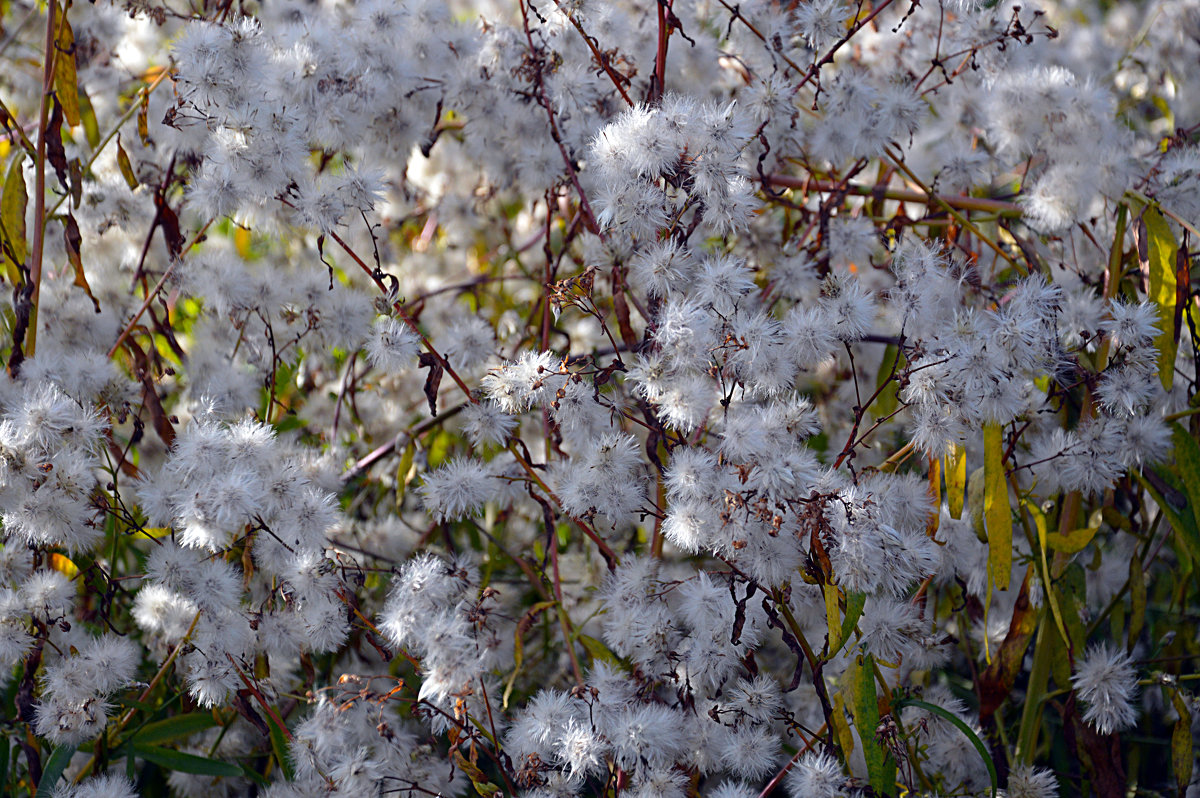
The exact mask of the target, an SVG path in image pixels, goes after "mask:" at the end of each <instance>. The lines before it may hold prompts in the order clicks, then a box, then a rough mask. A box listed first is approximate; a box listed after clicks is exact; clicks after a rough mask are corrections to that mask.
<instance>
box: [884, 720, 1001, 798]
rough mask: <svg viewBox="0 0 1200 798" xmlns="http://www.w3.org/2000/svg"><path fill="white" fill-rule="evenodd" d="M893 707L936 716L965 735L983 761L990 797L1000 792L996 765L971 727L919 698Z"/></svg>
mask: <svg viewBox="0 0 1200 798" xmlns="http://www.w3.org/2000/svg"><path fill="white" fill-rule="evenodd" d="M894 706H895V708H896V709H897V710H899V709H900V707H905V706H910V707H916V708H917V709H922V710H924V711H926V712H928V713H930V714H931V715H937V716H938V717H939V718H942V719H943V720H946V721H949V722H950V724H951V725H952V726H954V728H956V729H958V730H959V731H960V732H962V733H963V734H965V735H966V736H967V739H968V740H969V741H970V742H971V745H973V746H975V750H976V751H978V752H979V756H980V758H982V759H983V764H984V765H985V766H986V767H987V772H988V779H989V780H990V781H991V782H992V796H993V798H995V795H996V793H997V792H998V791H999V790H1000V779H999V778H998V777H997V775H996V763H995V762H993V761H992V755H991V754H990V753H989V752H988V749H987V746H986V745H984V744H983V740H980V739H979V735H978V734H976V733H975V732H974V731H972V729H971V727H970V726H968V725H967V724H966V723H964V722H963V720H962V718H960V717H958V716H957V715H955V714H954V713H953V712H950V711H949V710H947V709H943V708H942V707H939V706H937V705H936V704H930V703H929V702H927V701H922V700H921V699H919V698H901V699H900V700H899V701H897V702H896V703H895V705H894Z"/></svg>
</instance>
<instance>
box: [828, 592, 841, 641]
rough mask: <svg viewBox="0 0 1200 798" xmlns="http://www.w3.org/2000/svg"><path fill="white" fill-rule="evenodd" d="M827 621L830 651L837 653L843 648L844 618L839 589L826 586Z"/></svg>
mask: <svg viewBox="0 0 1200 798" xmlns="http://www.w3.org/2000/svg"><path fill="white" fill-rule="evenodd" d="M825 620H826V623H827V624H828V626H829V650H830V651H831V652H832V651H837V650H838V649H840V648H841V647H842V617H841V611H840V609H839V608H838V589H837V588H836V587H835V586H833V585H825Z"/></svg>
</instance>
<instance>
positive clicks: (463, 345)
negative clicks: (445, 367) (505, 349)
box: [433, 313, 496, 374]
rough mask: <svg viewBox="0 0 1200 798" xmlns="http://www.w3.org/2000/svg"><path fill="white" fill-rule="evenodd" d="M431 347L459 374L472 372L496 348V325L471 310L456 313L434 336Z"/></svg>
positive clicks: (482, 366)
mask: <svg viewBox="0 0 1200 798" xmlns="http://www.w3.org/2000/svg"><path fill="white" fill-rule="evenodd" d="M433 343H434V347H435V348H436V349H437V350H438V351H440V352H441V353H442V355H443V356H444V357H445V358H446V360H447V361H449V362H450V364H451V365H453V366H454V368H455V369H456V370H458V371H459V372H460V373H462V372H466V373H468V374H475V373H476V372H477V371H478V370H479V369H481V368H484V367H485V366H486V365H487V364H488V362H489V361H490V360H491V359H492V358H493V355H494V353H495V351H496V328H495V327H494V326H493V325H492V324H491V323H490V322H489V321H488V320H487V319H483V318H480V317H479V316H477V315H475V314H474V313H458V314H456V316H455V317H454V319H452V320H451V322H450V323H449V324H447V325H446V326H445V327H444V328H443V329H441V330H438V332H437V335H435V336H434V341H433Z"/></svg>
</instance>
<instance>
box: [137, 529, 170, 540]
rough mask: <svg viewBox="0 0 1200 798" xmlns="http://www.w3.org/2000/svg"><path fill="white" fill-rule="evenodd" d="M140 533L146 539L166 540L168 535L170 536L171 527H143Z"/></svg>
mask: <svg viewBox="0 0 1200 798" xmlns="http://www.w3.org/2000/svg"><path fill="white" fill-rule="evenodd" d="M138 531H139V532H141V533H142V534H143V535H145V536H146V537H148V538H150V539H151V540H157V539H158V538H165V537H167V536H168V535H170V534H171V527H169V526H146V527H142V528H141V529H139V530H138Z"/></svg>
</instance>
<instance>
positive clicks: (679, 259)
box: [629, 238, 696, 297]
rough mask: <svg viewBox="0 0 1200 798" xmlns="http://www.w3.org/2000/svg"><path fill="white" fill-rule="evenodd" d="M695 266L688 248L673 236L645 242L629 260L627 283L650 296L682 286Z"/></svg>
mask: <svg viewBox="0 0 1200 798" xmlns="http://www.w3.org/2000/svg"><path fill="white" fill-rule="evenodd" d="M695 269H696V264H695V258H694V257H693V256H692V253H691V250H689V249H687V247H685V246H683V245H681V244H680V243H679V242H677V241H676V240H675V239H674V238H664V239H663V240H661V241H654V242H650V243H647V244H646V245H645V246H644V247H642V248H641V249H640V250H638V252H637V253H636V254H635V255H634V256H633V257H632V258H631V259H630V261H629V284H630V285H631V286H632V287H633V288H634V289H635V290H637V291H639V292H645V293H646V294H649V295H650V296H655V297H668V296H671V295H672V294H674V293H677V292H679V291H682V290H684V289H685V288H686V287H687V283H688V281H689V280H691V278H692V277H693V275H694V273H695Z"/></svg>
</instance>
